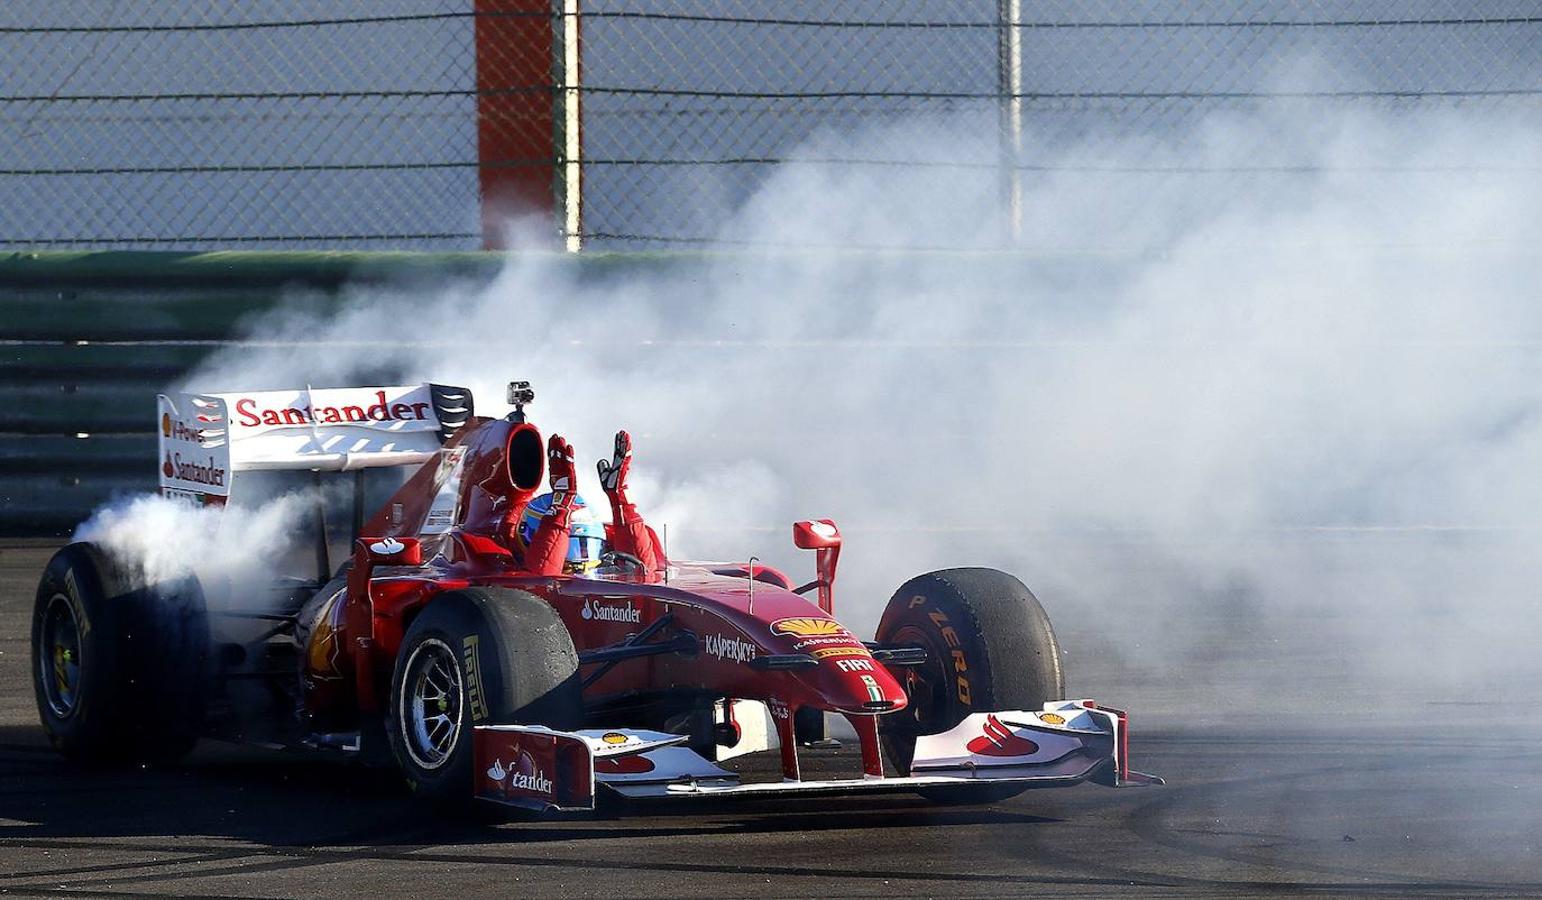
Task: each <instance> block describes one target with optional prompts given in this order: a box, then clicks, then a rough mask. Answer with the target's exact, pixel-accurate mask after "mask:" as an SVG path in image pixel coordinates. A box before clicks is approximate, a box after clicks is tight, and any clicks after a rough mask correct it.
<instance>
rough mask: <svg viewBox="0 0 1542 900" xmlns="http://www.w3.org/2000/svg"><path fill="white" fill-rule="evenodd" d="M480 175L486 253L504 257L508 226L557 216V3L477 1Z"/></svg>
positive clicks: (478, 166) (478, 164)
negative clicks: (522, 218)
mask: <svg viewBox="0 0 1542 900" xmlns="http://www.w3.org/2000/svg"><path fill="white" fill-rule="evenodd" d="M473 8H474V11H475V21H476V26H475V27H476V65H477V76H476V86H477V173H478V181H479V185H480V188H481V199H482V246H483V248H484V249H487V250H499V249H503V246H504V240H503V234H502V223H504V222H506V221H507V220H508V219H509V218H510V217H512V216H516V215H530V214H534V213H540V214H545V215H546V216H548V217H551V216H552V215H553V214H554V213H555V210H556V200H555V190H556V178H557V171H556V160H557V149H558V148H557V146H556V122H555V119H554V112H555V109H556V104H557V96H556V94H557V92H556V88H555V81H556V79H554V78H553V74H554V73H553V71H552V67H553V65H554V60H555V55H554V52H553V51H554V44H553V41H554V34H555V32H556V30H557V29H559V28H561V27H562V21H561V19H560V18H559V17H557V16H555V15H553V12H552V4H551V0H474V6H473Z"/></svg>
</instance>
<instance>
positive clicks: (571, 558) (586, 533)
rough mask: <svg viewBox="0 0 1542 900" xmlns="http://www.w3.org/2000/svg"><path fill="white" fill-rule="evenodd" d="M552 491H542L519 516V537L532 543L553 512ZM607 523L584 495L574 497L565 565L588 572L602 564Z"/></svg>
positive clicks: (571, 568) (566, 568) (526, 542)
mask: <svg viewBox="0 0 1542 900" xmlns="http://www.w3.org/2000/svg"><path fill="white" fill-rule="evenodd" d="M551 496H552V495H551V494H549V493H548V494H542V495H541V496H539V497H536V498H535V499H534V500H531V501H530V503H529V504H528V505H527V506H526V507H525V511H524V513H523V514H522V515H521V516H520V517H519V539H520V540H521V541H523V542H524V544H525V546H527V547H528V546H530V539H531V538H533V537H535V530H536V529H537V528H539V527H540V526H541V519H542V518H543V517H545V515H546V514H547V513H548V512H551ZM604 545H605V523H604V522H601V521H600V519H599V517H598V516H596V515H595V514H594V510H592V509H590V508H589V504H587V503H585V502H584V498H583V497H574V498H573V514H572V516H571V518H569V519H568V561H567V565H565V566H563V569H564V571H568V572H587V571H589V570H590V569H593V568H595V567H597V566H599V564H600V554H601V553H603V552H605V546H604Z"/></svg>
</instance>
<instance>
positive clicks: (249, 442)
mask: <svg viewBox="0 0 1542 900" xmlns="http://www.w3.org/2000/svg"><path fill="white" fill-rule="evenodd" d="M157 401H158V404H159V412H160V416H159V418H160V445H159V446H160V453H159V456H160V460H161V463H160V479H161V494H162V495H164V496H168V497H181V498H184V499H188V500H192V501H195V502H199V503H206V504H216V505H224V503H225V502H226V501H227V500H228V499H229V498H230V495H231V489H232V485H233V482H234V481H235V479H236V476H237V475H238V474H239V473H241V472H244V471H273V470H281V469H294V470H305V471H318V472H344V471H354V470H358V469H367V468H375V467H380V466H405V465H413V464H416V463H423V462H426V461H428V460H429V459H432V458H433V457H434V456H435V455H436V454H437V453H438V452H439V449H440V447H441V446H443V444H444V442H445V441H447V440H449V438H450V436H451V435H453V434H454V433H455V432H456V431H457V430H458V429H460V428H461V427H462V426H464V425H465V424H466V423H467V422H469V421H470V420H471V417H472V414H473V413H472V400H471V392H470V391H469V390H467V389H465V388H460V387H451V386H448V385H442V384H417V385H403V386H397V387H362V388H323V389H309V388H307V389H304V390H289V391H249V392H244V393H228V394H161V395H159V396H158V397H157Z"/></svg>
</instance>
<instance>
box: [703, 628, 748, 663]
mask: <svg viewBox="0 0 1542 900" xmlns="http://www.w3.org/2000/svg"><path fill="white" fill-rule="evenodd" d="M702 643H703V645H704V646H703V649H704V650H705V652H706V654H707V655H708V656H715V657H717V658H718V659H731V660H733V661H734V662H737V663H743V662H749V661H750V660H752V659H754V658H755V657H756V656H757V655H758V654H759V652H760V648H759V647H756V646H755V645H754V644H752V643H750V642H749V641H746V640H741V639H740V638H736V637H727V636H724V635H721V634H709V635H707V636H706V639H705V640H704V641H703V642H702Z"/></svg>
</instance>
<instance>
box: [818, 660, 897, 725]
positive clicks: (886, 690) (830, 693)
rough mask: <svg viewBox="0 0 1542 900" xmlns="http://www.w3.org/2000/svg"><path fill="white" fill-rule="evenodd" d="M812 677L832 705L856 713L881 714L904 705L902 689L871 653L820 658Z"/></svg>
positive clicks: (839, 709) (826, 700) (842, 710)
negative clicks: (869, 654)
mask: <svg viewBox="0 0 1542 900" xmlns="http://www.w3.org/2000/svg"><path fill="white" fill-rule="evenodd" d="M819 662H820V665H819V668H818V669H817V670H812V671H810V673H809V674H810V675H812V676H813V678H812V679H811V680H812V681H814V682H815V687H816V689H817V690H818V691H819V693H820V694H822V695H823V696H824V700H825V702H826V703H828V704H829V705H830V706H831V707H833V708H834V709H836V710H838V711H840V712H844V713H857V714H859V715H881V714H883V713H891V712H895V711H896V710H901V709H904V708H905V703H906V698H905V691H904V689H903V688H901V687H900V685H899V682H897V681H895V680H894V676H893V675H890V674H889V671H888V670H887V669H886V668H884V667H883V666H881V665H879V664H878V663H876V662H875V661H874V660H873V658H872V657H871V656H868V655H866V654H865V652H864V654H863V655H861V656H856V655H852V656H836V657H830V658H826V659H822V660H820V661H819Z"/></svg>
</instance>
